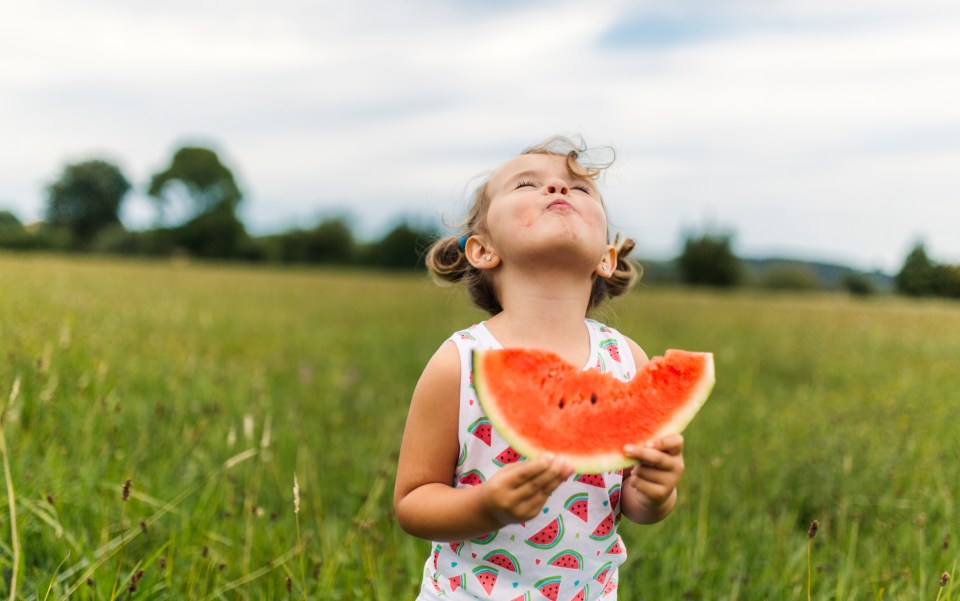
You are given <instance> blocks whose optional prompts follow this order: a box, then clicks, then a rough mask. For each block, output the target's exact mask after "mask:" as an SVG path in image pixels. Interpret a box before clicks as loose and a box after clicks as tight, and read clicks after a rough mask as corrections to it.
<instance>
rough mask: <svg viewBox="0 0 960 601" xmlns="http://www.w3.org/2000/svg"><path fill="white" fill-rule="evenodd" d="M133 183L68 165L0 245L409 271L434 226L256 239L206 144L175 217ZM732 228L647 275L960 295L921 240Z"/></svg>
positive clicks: (192, 157) (1, 233) (1, 231)
mask: <svg viewBox="0 0 960 601" xmlns="http://www.w3.org/2000/svg"><path fill="white" fill-rule="evenodd" d="M131 189H132V185H131V184H130V182H129V180H128V179H127V178H126V176H125V175H124V174H123V173H122V172H121V170H120V169H119V168H118V167H117V166H116V165H113V164H111V163H109V162H107V161H103V160H89V161H83V162H79V163H73V164H68V165H66V166H65V167H64V169H63V171H62V173H61V174H60V175H59V176H58V177H57V179H55V180H54V181H52V182H51V183H50V184H49V185H48V186H47V187H46V207H45V215H44V220H43V221H41V222H39V223H34V224H29V225H24V224H23V223H22V222H21V221H20V219H19V218H18V217H17V216H16V215H14V214H13V213H11V212H10V211H4V210H0V248H2V249H8V250H20V251H30V250H42V251H57V252H85V253H101V254H115V255H134V256H151V257H174V256H181V257H182V256H187V257H196V258H201V259H217V260H238V261H247V262H263V263H274V264H304V265H343V266H368V267H376V268H386V269H417V268H421V267H422V265H423V254H424V252H425V250H426V248H427V247H428V246H429V245H430V243H431V242H432V241H433V240H435V239H436V238H437V236H438V235H439V233H438V232H437V231H436V230H435V229H434V228H432V227H424V226H420V225H416V224H414V223H411V222H410V221H401V222H399V223H397V224H396V225H395V226H394V227H393V228H392V229H390V230H389V231H388V232H387V233H386V234H384V235H383V237H381V238H379V239H377V240H373V241H367V240H361V239H359V238H358V237H357V236H356V235H355V234H354V231H353V229H352V227H351V223H350V220H349V219H348V218H347V217H344V216H336V217H329V218H326V219H322V220H320V221H319V223H317V224H315V225H312V226H309V227H305V228H294V229H291V230H288V231H285V232H281V233H277V234H272V235H267V236H252V235H250V234H249V233H248V232H247V229H246V227H245V226H244V224H243V222H242V221H241V220H240V218H239V217H238V215H237V208H238V206H239V205H240V203H241V202H242V200H243V193H242V191H241V190H240V189H239V187H238V186H237V184H236V181H235V179H234V176H233V173H232V172H231V170H230V169H229V168H228V167H227V166H225V165H224V164H223V163H222V162H221V161H220V159H219V157H218V156H217V154H216V153H215V152H214V151H213V150H210V149H208V148H201V147H184V148H180V149H179V150H177V151H176V152H175V153H174V155H173V157H172V158H171V161H170V164H169V166H168V167H167V168H166V169H164V170H162V171H159V172H157V173H155V174H154V175H153V176H152V177H151V179H150V182H149V184H148V186H146V190H145V192H146V193H147V195H148V196H149V197H150V198H151V199H153V201H154V202H155V206H156V209H157V213H158V221H165V220H163V219H162V218H163V216H164V214H165V213H166V212H167V211H169V209H170V208H171V206H175V207H176V208H179V210H180V212H181V213H184V214H186V217H184V218H183V219H182V220H181V221H180V222H179V223H177V224H174V225H163V226H157V227H155V228H153V229H145V230H129V229H127V228H126V227H124V225H123V224H122V222H121V221H120V217H119V215H120V209H121V206H122V204H123V201H124V199H125V198H126V196H127V195H128V193H129V192H130V190H131ZM732 242H733V235H732V234H731V233H729V232H714V231H707V232H687V233H686V234H685V235H684V240H683V250H682V251H681V253H680V255H679V256H677V257H676V258H675V259H673V260H669V261H641V264H642V265H643V267H644V269H645V272H646V274H645V276H644V279H645V280H646V281H647V282H660V283H673V284H687V285H694V286H711V287H719V288H732V287H737V286H754V287H761V288H765V289H770V290H791V291H803V290H823V289H827V290H846V291H848V292H850V293H851V294H855V295H870V294H875V293H878V292H889V291H895V292H899V293H902V294H905V295H910V296H942V297H950V298H960V266H957V265H948V264H941V263H937V262H935V261H934V260H932V259H931V258H930V257H929V256H928V255H927V252H926V249H925V247H924V245H923V243H922V242H921V243H917V245H916V246H915V247H914V248H913V249H912V250H911V251H910V253H909V254H908V255H907V257H906V258H905V260H904V263H903V266H902V268H901V269H900V271H899V272H898V273H897V274H896V276H895V277H892V278H891V277H890V276H887V275H885V274H883V273H880V272H870V273H868V272H862V271H858V270H854V269H851V268H849V267H844V266H838V265H829V264H823V263H812V262H804V261H797V260H789V259H766V260H751V259H742V258H740V257H738V256H736V254H735V253H734V251H733V244H732Z"/></svg>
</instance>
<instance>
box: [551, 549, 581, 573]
mask: <svg viewBox="0 0 960 601" xmlns="http://www.w3.org/2000/svg"><path fill="white" fill-rule="evenodd" d="M549 565H552V566H555V567H558V568H566V569H568V570H579V569H580V568H581V566H583V555H580V554H579V553H577V552H576V551H574V550H573V549H567V550H566V551H560V552H559V553H557V554H556V555H554V556H553V558H551V559H550V562H549Z"/></svg>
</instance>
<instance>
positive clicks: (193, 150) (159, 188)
mask: <svg viewBox="0 0 960 601" xmlns="http://www.w3.org/2000/svg"><path fill="white" fill-rule="evenodd" d="M147 193H148V194H149V195H150V196H151V197H152V198H153V199H154V200H155V201H156V203H157V209H158V211H159V212H160V214H161V215H163V214H164V212H165V211H166V210H168V209H169V208H170V205H171V204H175V203H178V202H179V203H180V204H182V205H186V206H187V208H186V211H187V214H188V218H187V220H190V219H196V218H197V217H199V216H200V215H203V214H204V213H209V212H212V211H214V210H216V209H224V208H228V209H229V211H230V212H231V213H233V212H234V211H235V210H236V208H237V205H239V204H240V201H241V199H242V198H243V195H242V194H241V192H240V188H239V187H238V186H237V182H236V180H235V179H234V177H233V172H232V171H230V169H229V168H227V167H226V166H225V165H224V164H223V163H222V162H220V157H218V156H217V153H215V152H214V151H212V150H210V149H209V148H200V147H192V146H186V147H183V148H180V149H179V150H177V151H176V153H174V155H173V160H172V161H171V162H170V166H169V167H167V168H166V169H165V170H163V171H161V172H159V173H155V174H154V175H153V177H152V178H151V180H150V188H149V189H148V190H147Z"/></svg>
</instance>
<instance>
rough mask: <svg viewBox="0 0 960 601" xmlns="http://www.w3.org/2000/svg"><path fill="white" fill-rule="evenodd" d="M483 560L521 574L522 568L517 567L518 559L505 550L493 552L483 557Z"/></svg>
mask: <svg viewBox="0 0 960 601" xmlns="http://www.w3.org/2000/svg"><path fill="white" fill-rule="evenodd" d="M483 560H484V561H488V562H490V563H492V564H493V565H495V566H497V567H499V568H503V569H505V570H510V571H511V572H516V573H518V574H519V573H520V568H519V566H518V565H517V558H516V557H514V556H513V554H511V553H510V552H509V551H507V550H505V549H497V550H496V551H491V552H489V553H487V554H486V555H484V556H483Z"/></svg>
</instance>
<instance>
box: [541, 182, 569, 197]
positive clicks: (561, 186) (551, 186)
mask: <svg viewBox="0 0 960 601" xmlns="http://www.w3.org/2000/svg"><path fill="white" fill-rule="evenodd" d="M546 190H547V194H562V195H564V196H566V195H567V194H569V193H570V188H568V187H567V184H565V183H563V182H562V181H560V180H555V181H550V182H547V185H546Z"/></svg>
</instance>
